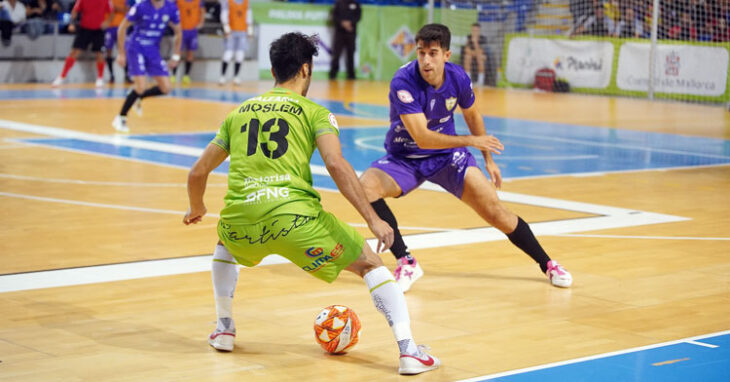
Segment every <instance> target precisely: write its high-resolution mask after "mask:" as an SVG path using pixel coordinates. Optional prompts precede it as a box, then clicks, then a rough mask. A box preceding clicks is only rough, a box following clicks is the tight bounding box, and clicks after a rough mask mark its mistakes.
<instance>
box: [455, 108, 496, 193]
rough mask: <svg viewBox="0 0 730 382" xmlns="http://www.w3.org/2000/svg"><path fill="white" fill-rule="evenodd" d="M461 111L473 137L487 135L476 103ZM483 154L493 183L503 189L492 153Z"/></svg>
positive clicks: (485, 152)
mask: <svg viewBox="0 0 730 382" xmlns="http://www.w3.org/2000/svg"><path fill="white" fill-rule="evenodd" d="M461 111H462V112H463V113H464V121H466V126H467V127H469V131H470V132H471V134H472V135H474V136H486V135H487V130H486V128H485V127H484V118H482V113H480V112H479V110H478V109H477V104H476V102H475V103H473V104H472V105H471V106H469V107H468V108H466V109H461ZM495 139H496V138H495ZM481 152H482V155H483V156H484V163H485V164H486V168H487V172H488V173H489V178H490V179H492V182H494V185H495V186H496V187H497V188H500V187H502V173H501V171H500V170H499V167H498V166H497V164H496V163H494V159H492V153H491V152H490V151H489V150H481ZM497 153H498V152H497Z"/></svg>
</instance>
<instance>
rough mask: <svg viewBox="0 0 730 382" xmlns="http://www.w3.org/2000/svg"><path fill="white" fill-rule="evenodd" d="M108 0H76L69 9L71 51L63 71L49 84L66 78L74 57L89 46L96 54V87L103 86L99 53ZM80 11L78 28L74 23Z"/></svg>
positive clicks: (57, 82)
mask: <svg viewBox="0 0 730 382" xmlns="http://www.w3.org/2000/svg"><path fill="white" fill-rule="evenodd" d="M111 11H112V9H111V5H110V4H109V0H77V1H76V5H74V8H73V10H72V11H71V24H70V25H69V26H68V31H69V32H74V31H76V37H75V38H74V42H73V46H72V49H71V53H69V55H68V57H66V62H65V63H64V64H63V71H61V74H60V75H59V76H58V77H56V79H55V80H53V83H52V84H51V86H53V87H58V86H61V84H63V82H64V81H65V80H66V75H68V71H69V70H71V67H73V65H74V63H75V62H76V59H77V58H78V57H79V54H81V51H82V50H86V49H87V48H88V47H89V46H91V51H92V52H94V53H95V54H96V87H98V88H100V87H102V86H104V56H103V55H102V54H101V47H102V46H103V45H104V28H106V22H107V16H108V15H109V14H110V13H111ZM79 13H81V16H82V17H81V21H80V22H79V26H78V28H77V27H76V25H74V22H75V20H77V19H78V17H79ZM77 29H78V30H77Z"/></svg>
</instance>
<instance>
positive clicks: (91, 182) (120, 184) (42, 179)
mask: <svg viewBox="0 0 730 382" xmlns="http://www.w3.org/2000/svg"><path fill="white" fill-rule="evenodd" d="M0 178H6V179H15V180H27V181H30V182H46V183H63V184H81V185H90V186H114V187H187V184H185V183H140V182H107V181H98V180H79V179H61V178H46V177H38V176H25V175H15V174H1V173H0ZM208 187H228V184H227V183H208Z"/></svg>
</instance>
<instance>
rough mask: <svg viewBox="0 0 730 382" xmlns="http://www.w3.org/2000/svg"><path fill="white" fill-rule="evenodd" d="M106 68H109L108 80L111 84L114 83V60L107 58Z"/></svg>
mask: <svg viewBox="0 0 730 382" xmlns="http://www.w3.org/2000/svg"><path fill="white" fill-rule="evenodd" d="M106 66H107V67H108V68H109V78H110V79H111V81H112V82H114V59H113V58H111V57H107V58H106Z"/></svg>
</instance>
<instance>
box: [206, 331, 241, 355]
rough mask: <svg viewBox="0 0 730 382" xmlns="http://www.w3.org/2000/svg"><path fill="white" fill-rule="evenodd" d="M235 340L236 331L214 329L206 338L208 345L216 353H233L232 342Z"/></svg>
mask: <svg viewBox="0 0 730 382" xmlns="http://www.w3.org/2000/svg"><path fill="white" fill-rule="evenodd" d="M235 339H236V329H226V330H219V329H216V330H215V331H214V332H213V333H211V334H210V336H209V337H208V343H209V344H210V346H212V347H213V348H214V349H215V350H218V351H225V352H228V351H233V341H234V340H235Z"/></svg>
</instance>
